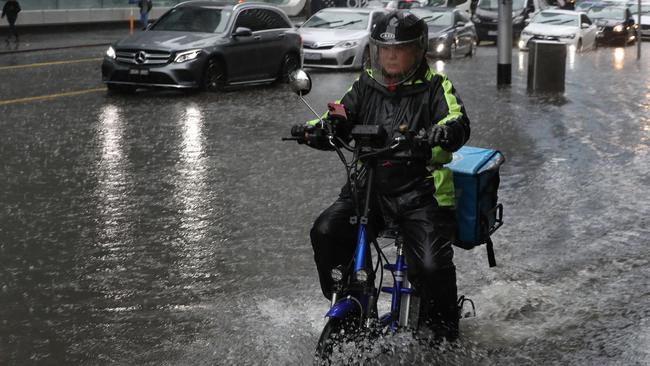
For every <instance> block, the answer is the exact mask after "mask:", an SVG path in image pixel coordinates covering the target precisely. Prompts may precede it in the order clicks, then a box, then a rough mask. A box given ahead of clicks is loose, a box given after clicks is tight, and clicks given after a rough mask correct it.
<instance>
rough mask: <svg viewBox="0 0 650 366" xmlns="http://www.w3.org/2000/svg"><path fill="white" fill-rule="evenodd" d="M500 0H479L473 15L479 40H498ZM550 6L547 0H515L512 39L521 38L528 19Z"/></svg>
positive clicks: (513, 4) (513, 2)
mask: <svg viewBox="0 0 650 366" xmlns="http://www.w3.org/2000/svg"><path fill="white" fill-rule="evenodd" d="M499 1H500V0H478V4H477V6H476V9H475V11H474V15H472V21H473V22H474V24H475V25H476V32H477V34H478V39H479V42H481V41H496V40H497V28H498V25H499ZM548 7H549V4H548V2H547V1H546V0H513V1H512V40H513V41H515V40H517V39H519V35H521V31H522V30H523V29H524V28H525V27H526V19H528V18H530V17H532V16H533V15H534V14H536V13H537V12H539V11H541V10H544V9H547V8H548Z"/></svg>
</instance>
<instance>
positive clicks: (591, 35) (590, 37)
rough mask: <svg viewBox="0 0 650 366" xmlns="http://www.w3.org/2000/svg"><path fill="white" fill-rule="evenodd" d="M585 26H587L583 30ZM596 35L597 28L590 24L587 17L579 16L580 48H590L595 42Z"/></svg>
mask: <svg viewBox="0 0 650 366" xmlns="http://www.w3.org/2000/svg"><path fill="white" fill-rule="evenodd" d="M585 24H588V25H589V26H588V27H587V28H583V26H584V25H585ZM597 34H598V27H596V25H595V24H593V23H592V22H591V19H589V17H588V16H586V15H584V14H580V35H581V37H582V47H583V48H592V47H594V44H595V42H596V35H597Z"/></svg>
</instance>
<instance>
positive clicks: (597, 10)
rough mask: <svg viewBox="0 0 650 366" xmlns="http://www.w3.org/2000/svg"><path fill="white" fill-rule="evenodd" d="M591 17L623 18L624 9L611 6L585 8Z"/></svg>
mask: <svg viewBox="0 0 650 366" xmlns="http://www.w3.org/2000/svg"><path fill="white" fill-rule="evenodd" d="M587 15H588V16H589V18H591V19H624V18H625V9H623V8H611V7H592V8H589V10H587Z"/></svg>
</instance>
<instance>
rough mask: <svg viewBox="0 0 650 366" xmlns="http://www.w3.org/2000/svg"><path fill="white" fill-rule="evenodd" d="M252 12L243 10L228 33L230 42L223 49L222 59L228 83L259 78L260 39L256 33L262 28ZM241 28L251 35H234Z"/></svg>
mask: <svg viewBox="0 0 650 366" xmlns="http://www.w3.org/2000/svg"><path fill="white" fill-rule="evenodd" d="M252 10H254V9H243V10H242V11H240V12H239V13H238V14H237V15H236V18H235V22H234V24H233V27H232V29H231V31H230V32H231V33H230V41H229V42H228V44H227V45H226V46H225V47H224V48H225V52H224V53H225V57H224V58H225V60H226V69H227V72H228V80H229V81H230V82H238V81H244V80H250V79H251V78H255V77H258V76H259V67H258V62H260V60H261V58H260V57H261V53H260V45H261V37H260V36H259V34H258V31H259V30H260V29H262V28H263V26H262V24H260V22H259V20H258V18H257V17H255V16H254V15H253V14H252V13H251V11H252ZM241 28H248V29H249V30H250V31H251V32H252V34H250V35H247V36H237V35H235V32H236V31H237V29H241Z"/></svg>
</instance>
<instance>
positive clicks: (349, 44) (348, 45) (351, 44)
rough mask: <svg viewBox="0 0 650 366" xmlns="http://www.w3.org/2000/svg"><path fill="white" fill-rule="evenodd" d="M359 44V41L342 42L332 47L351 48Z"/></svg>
mask: <svg viewBox="0 0 650 366" xmlns="http://www.w3.org/2000/svg"><path fill="white" fill-rule="evenodd" d="M358 44H359V41H343V42H339V43H337V44H336V45H335V46H334V47H342V48H352V47H354V46H357V45H358Z"/></svg>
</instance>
